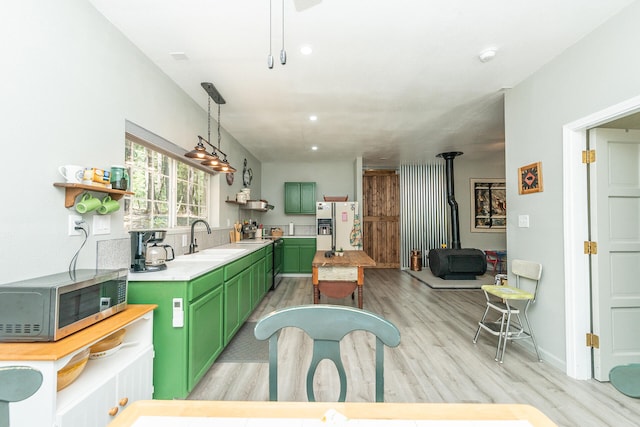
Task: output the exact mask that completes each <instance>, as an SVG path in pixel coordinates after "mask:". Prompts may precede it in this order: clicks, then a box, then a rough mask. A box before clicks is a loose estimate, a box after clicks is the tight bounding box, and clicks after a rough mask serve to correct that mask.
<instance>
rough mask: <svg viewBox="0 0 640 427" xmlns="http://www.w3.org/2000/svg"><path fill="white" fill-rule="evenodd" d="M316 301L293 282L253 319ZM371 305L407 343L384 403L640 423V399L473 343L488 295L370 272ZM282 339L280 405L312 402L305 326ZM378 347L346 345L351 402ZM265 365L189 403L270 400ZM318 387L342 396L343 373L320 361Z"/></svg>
mask: <svg viewBox="0 0 640 427" xmlns="http://www.w3.org/2000/svg"><path fill="white" fill-rule="evenodd" d="M542 286H544V284H543V285H542ZM312 301H313V298H312V285H311V279H310V278H288V277H287V278H284V279H283V281H282V283H281V284H280V286H279V287H278V288H277V289H276V290H275V291H272V292H270V293H269V294H268V295H267V296H266V297H265V299H264V300H263V301H262V302H261V304H260V305H259V306H258V307H257V308H256V310H255V311H254V312H253V313H252V315H251V317H250V318H249V320H250V321H257V320H259V319H260V318H261V317H262V316H263V315H265V314H266V313H268V312H270V311H272V310H274V309H277V308H281V307H287V306H291V305H299V304H310V303H311V302H312ZM321 302H322V303H334V304H349V305H353V306H355V302H352V301H351V299H350V298H347V299H344V300H326V298H325V297H324V296H323V297H322V300H321ZM364 308H365V310H369V311H373V312H375V313H378V314H380V315H382V316H384V317H386V318H387V319H388V320H390V321H391V322H393V323H394V324H395V325H396V326H397V327H398V329H399V330H400V333H401V343H400V346H398V347H396V348H391V349H389V348H387V349H385V401H387V402H481V403H527V404H531V405H533V406H535V407H537V408H538V409H540V410H541V411H542V412H544V413H545V414H546V415H547V416H548V417H549V418H551V419H552V420H553V421H555V422H556V423H557V424H558V425H560V426H616V427H622V426H638V425H640V399H632V398H629V397H626V396H624V395H622V394H620V393H619V392H618V391H616V390H615V389H614V388H613V387H612V386H611V385H610V384H609V383H599V382H597V381H595V380H589V381H577V380H573V379H571V378H569V377H567V376H566V375H565V374H564V373H563V372H561V371H560V370H558V369H556V368H554V367H552V366H550V365H548V364H546V363H544V362H543V363H539V362H537V361H536V360H535V356H534V354H533V353H532V352H530V351H528V350H527V349H525V348H524V347H523V346H520V345H519V344H514V345H511V343H509V344H510V345H509V347H508V349H507V353H506V355H505V361H504V364H502V365H501V364H499V363H497V362H495V361H494V355H495V345H496V338H495V337H492V336H489V335H488V334H486V333H482V334H481V336H480V339H479V340H478V343H477V344H473V343H472V338H473V335H474V333H475V330H476V328H477V322H478V320H479V318H480V317H481V316H482V312H483V310H484V296H483V294H482V291H479V290H463V291H457V290H434V289H431V288H429V287H428V286H426V285H424V284H422V283H421V282H419V281H417V280H416V279H414V278H412V277H411V276H410V275H409V274H407V273H406V272H403V271H399V270H391V269H368V270H366V273H365V288H364ZM533 309H535V306H534V308H533ZM534 326H535V325H534ZM280 343H281V344H280V346H279V357H280V365H279V378H280V388H279V397H280V400H296V401H306V392H305V388H304V378H305V375H304V374H305V373H306V370H305V369H306V367H307V366H308V363H309V361H310V360H311V353H310V352H311V345H310V341H309V340H308V339H307V338H306V337H305V336H304V334H303V333H302V332H300V331H299V330H297V329H287V330H285V331H284V332H283V334H282V336H281V340H280ZM374 346H375V341H374V339H373V338H372V337H371V336H369V334H367V333H364V332H357V333H354V334H352V335H351V336H350V337H348V339H345V340H343V343H342V350H343V357H344V363H345V367H346V368H347V370H348V372H347V378H348V381H349V389H348V392H347V401H373V400H375V399H374V385H373V380H374V378H375V375H374V367H373V349H374ZM267 368H268V365H267V363H214V365H213V366H212V367H211V369H210V370H209V372H208V373H207V374H206V376H205V377H204V378H203V380H202V381H201V382H200V384H199V385H198V386H197V387H196V388H195V390H194V391H193V392H192V393H191V395H190V396H189V399H204V400H268V369H267ZM303 372H304V373H303ZM294 378H295V379H294ZM315 383H316V395H317V397H318V400H336V399H337V394H338V393H337V390H338V388H339V386H338V382H337V374H336V373H335V369H334V368H333V366H332V365H330V364H329V362H327V363H326V364H325V362H322V363H321V365H320V367H319V370H318V373H317V374H316V379H315Z"/></svg>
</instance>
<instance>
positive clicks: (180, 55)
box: [169, 52, 189, 61]
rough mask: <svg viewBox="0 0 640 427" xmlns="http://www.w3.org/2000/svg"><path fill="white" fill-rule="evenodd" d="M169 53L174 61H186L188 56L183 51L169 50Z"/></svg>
mask: <svg viewBox="0 0 640 427" xmlns="http://www.w3.org/2000/svg"><path fill="white" fill-rule="evenodd" d="M169 55H171V57H172V58H173V59H175V60H176V61H187V60H188V59H189V57H188V56H187V54H186V53H184V52H170V53H169Z"/></svg>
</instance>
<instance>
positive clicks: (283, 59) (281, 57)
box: [280, 0, 287, 65]
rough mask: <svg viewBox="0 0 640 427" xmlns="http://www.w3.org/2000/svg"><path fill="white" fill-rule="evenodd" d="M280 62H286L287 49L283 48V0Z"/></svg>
mask: <svg viewBox="0 0 640 427" xmlns="http://www.w3.org/2000/svg"><path fill="white" fill-rule="evenodd" d="M280 63H281V64H282V65H284V64H286V63H287V51H286V50H284V0H282V49H281V50H280Z"/></svg>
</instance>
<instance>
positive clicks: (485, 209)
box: [470, 178, 507, 233]
mask: <svg viewBox="0 0 640 427" xmlns="http://www.w3.org/2000/svg"><path fill="white" fill-rule="evenodd" d="M470 182H471V207H472V209H473V212H472V213H471V232H473V233H504V232H505V231H506V228H507V189H506V186H505V180H504V179H498V178H472V179H471V180H470Z"/></svg>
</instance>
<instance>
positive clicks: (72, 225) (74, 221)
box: [67, 215, 82, 236]
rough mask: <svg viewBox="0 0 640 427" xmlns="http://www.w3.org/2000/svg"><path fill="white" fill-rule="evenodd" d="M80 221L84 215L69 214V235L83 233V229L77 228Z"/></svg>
mask: <svg viewBox="0 0 640 427" xmlns="http://www.w3.org/2000/svg"><path fill="white" fill-rule="evenodd" d="M80 221H82V217H81V216H80V215H69V218H68V219H67V223H68V229H69V236H81V235H82V231H80V230H76V226H77V225H78V223H79V222H80Z"/></svg>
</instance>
